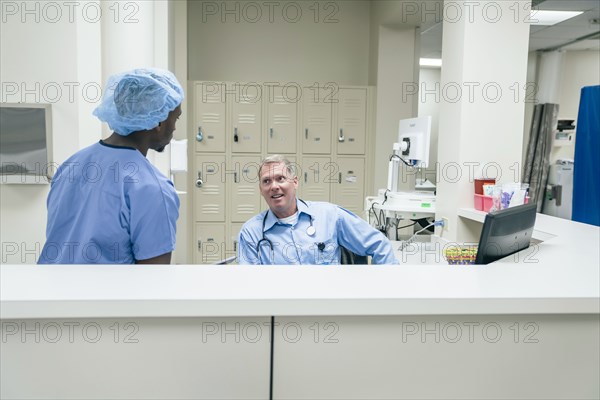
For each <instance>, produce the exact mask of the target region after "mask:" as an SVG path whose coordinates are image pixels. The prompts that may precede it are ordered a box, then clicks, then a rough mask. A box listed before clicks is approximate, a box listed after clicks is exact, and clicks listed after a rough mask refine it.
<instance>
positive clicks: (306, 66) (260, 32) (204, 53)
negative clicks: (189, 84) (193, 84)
mask: <svg viewBox="0 0 600 400" xmlns="http://www.w3.org/2000/svg"><path fill="white" fill-rule="evenodd" d="M250 3H253V4H254V5H258V6H259V9H260V10H261V11H260V12H261V14H260V15H259V14H258V13H257V8H254V7H246V4H247V3H246V4H245V2H240V1H225V2H201V1H190V2H188V32H189V36H188V45H189V46H188V57H189V64H188V65H189V79H190V80H226V81H236V82H244V81H245V82H261V81H266V82H269V81H276V82H282V83H286V82H299V81H300V82H307V83H313V82H322V83H326V82H335V83H337V84H338V85H366V84H367V82H368V68H369V2H368V1H334V2H319V3H318V4H317V5H318V9H319V12H318V13H316V7H315V4H316V2H312V1H311V2H305V1H300V2H295V1H280V2H273V3H276V5H275V6H273V9H272V13H270V12H269V7H267V6H265V5H264V3H262V2H250ZM236 7H237V8H236ZM296 7H300V10H301V16H299V17H298V18H296V15H300V14H296V12H297V8H296ZM226 10H230V11H233V13H232V14H222V13H223V12H225V11H226ZM235 10H237V11H235ZM284 10H285V11H284ZM213 13H214V14H213ZM236 18H238V21H239V22H237V21H236ZM315 18H316V19H315ZM270 19H271V20H272V22H270ZM296 19H297V22H291V21H294V20H296ZM254 20H255V21H256V22H252V21H254ZM315 21H317V22H315ZM326 21H329V22H326ZM336 21H337V22H336Z"/></svg>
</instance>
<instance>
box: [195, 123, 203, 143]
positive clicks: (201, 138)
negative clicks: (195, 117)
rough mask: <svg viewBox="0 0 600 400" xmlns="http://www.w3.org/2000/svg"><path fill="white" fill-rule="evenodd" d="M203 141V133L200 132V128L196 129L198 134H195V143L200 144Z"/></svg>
mask: <svg viewBox="0 0 600 400" xmlns="http://www.w3.org/2000/svg"><path fill="white" fill-rule="evenodd" d="M203 140H204V133H203V132H202V127H201V126H199V127H198V133H197V134H196V141H198V142H201V141H203Z"/></svg>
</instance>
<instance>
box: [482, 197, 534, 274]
mask: <svg viewBox="0 0 600 400" xmlns="http://www.w3.org/2000/svg"><path fill="white" fill-rule="evenodd" d="M536 209H537V206H536V204H535V203H531V204H524V205H521V206H516V207H511V208H507V209H505V210H501V211H496V212H491V213H489V214H487V215H486V216H485V221H484V223H483V229H482V230H481V237H480V239H479V246H478V248H477V257H476V258H475V264H489V263H491V262H494V261H496V260H499V259H501V258H504V257H506V256H509V255H511V254H514V253H516V252H518V251H521V250H524V249H526V248H528V247H529V243H530V241H531V235H532V234H533V227H534V225H535V217H536Z"/></svg>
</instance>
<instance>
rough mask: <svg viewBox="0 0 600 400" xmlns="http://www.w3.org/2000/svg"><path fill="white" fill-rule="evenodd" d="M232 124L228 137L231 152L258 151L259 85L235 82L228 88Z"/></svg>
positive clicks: (260, 109) (259, 139)
mask: <svg viewBox="0 0 600 400" xmlns="http://www.w3.org/2000/svg"><path fill="white" fill-rule="evenodd" d="M229 92H230V93H232V94H231V95H230V96H229V99H230V101H232V103H233V105H232V110H233V111H232V118H231V122H232V126H231V132H230V134H229V136H228V139H227V140H229V141H230V143H231V151H232V152H233V153H260V149H261V132H262V125H261V122H262V106H261V104H262V89H261V86H259V85H249V84H248V85H245V84H235V86H234V87H232V88H231V90H229Z"/></svg>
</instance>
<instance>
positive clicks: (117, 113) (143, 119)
mask: <svg viewBox="0 0 600 400" xmlns="http://www.w3.org/2000/svg"><path fill="white" fill-rule="evenodd" d="M182 101H183V88H182V87H181V85H180V84H179V82H178V81H177V78H175V75H173V74H172V73H171V72H169V71H166V70H162V69H158V68H143V69H134V70H133V71H128V72H124V73H121V74H116V75H112V76H111V77H110V78H108V83H107V84H106V89H105V92H104V97H103V98H102V102H101V103H100V105H99V106H98V107H96V109H95V110H94V113H93V114H94V115H95V116H96V117H98V119H100V121H102V122H106V123H107V124H108V126H109V127H110V129H112V130H113V131H114V132H115V133H118V134H119V135H121V136H127V135H129V134H130V133H132V132H137V131H145V130H149V129H152V128H155V127H156V126H158V124H159V123H160V122H162V121H164V120H166V119H167V117H168V116H169V113H170V112H171V111H173V110H174V109H175V108H177V106H178V105H180V104H181V102H182Z"/></svg>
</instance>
